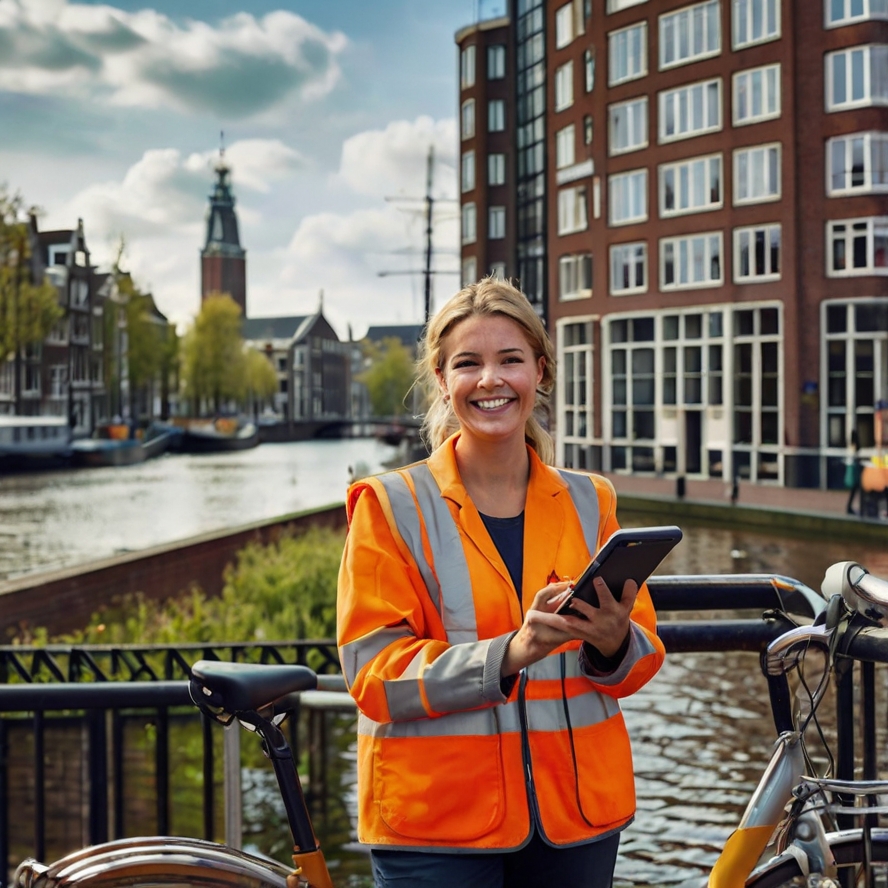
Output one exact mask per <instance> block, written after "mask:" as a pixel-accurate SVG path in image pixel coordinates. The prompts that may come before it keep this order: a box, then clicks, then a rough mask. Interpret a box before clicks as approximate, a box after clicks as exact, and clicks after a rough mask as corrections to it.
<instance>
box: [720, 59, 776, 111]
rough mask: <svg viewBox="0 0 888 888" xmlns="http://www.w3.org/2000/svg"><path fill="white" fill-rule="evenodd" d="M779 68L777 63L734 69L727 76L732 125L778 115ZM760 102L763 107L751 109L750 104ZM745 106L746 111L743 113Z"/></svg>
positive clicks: (752, 106)
mask: <svg viewBox="0 0 888 888" xmlns="http://www.w3.org/2000/svg"><path fill="white" fill-rule="evenodd" d="M780 77H781V70H780V62H776V63H775V64H773V65H762V66H761V67H760V68H748V69H747V70H746V71H738V72H737V73H736V74H734V76H733V77H732V78H731V92H732V95H733V101H732V102H731V108H732V112H731V113H732V115H733V124H734V126H748V125H749V124H751V123H761V122H762V121H763V120H773V119H774V118H776V117H779V116H780V114H781V107H780V106H781V83H780ZM757 101H760V103H761V107H762V109H764V110H761V111H759V112H758V113H756V112H755V110H754V106H755V105H756V103H757ZM744 105H745V106H746V108H747V109H748V110H747V113H743V110H744V107H743V106H744Z"/></svg>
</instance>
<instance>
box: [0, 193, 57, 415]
mask: <svg viewBox="0 0 888 888" xmlns="http://www.w3.org/2000/svg"><path fill="white" fill-rule="evenodd" d="M22 206H23V201H22V198H21V196H20V195H18V194H16V195H13V196H10V195H9V193H8V191H7V190H6V188H5V187H4V186H0V361H6V360H7V359H8V358H9V357H10V356H12V357H14V359H15V392H14V396H15V408H16V412H19V410H20V409H21V369H20V361H21V357H22V352H23V350H24V349H25V348H26V347H27V346H29V345H36V344H37V343H40V342H42V341H43V340H44V339H45V338H46V336H47V335H48V334H49V332H50V331H51V330H52V328H53V326H54V325H55V324H56V322H57V321H58V320H59V319H60V318H61V317H63V315H64V309H63V308H62V306H61V305H59V294H58V291H57V290H56V288H55V287H54V286H53V285H52V284H51V283H50V282H49V280H47V279H46V278H45V277H43V278H42V279H41V280H34V273H33V266H32V262H31V259H32V257H31V249H30V239H29V236H28V235H29V232H28V223H27V222H24V221H22V218H21V217H22Z"/></svg>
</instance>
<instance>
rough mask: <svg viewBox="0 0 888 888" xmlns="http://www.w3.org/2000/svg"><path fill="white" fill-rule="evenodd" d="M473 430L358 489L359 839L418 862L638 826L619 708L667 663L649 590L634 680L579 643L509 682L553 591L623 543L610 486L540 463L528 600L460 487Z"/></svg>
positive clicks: (345, 623) (529, 524)
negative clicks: (508, 673)
mask: <svg viewBox="0 0 888 888" xmlns="http://www.w3.org/2000/svg"><path fill="white" fill-rule="evenodd" d="M457 437H458V433H457V434H456V435H454V436H452V437H451V438H449V439H448V440H447V441H446V442H445V443H444V444H443V445H442V446H441V447H439V448H438V449H437V450H436V451H435V452H434V453H433V454H432V456H431V457H430V458H429V459H428V460H425V461H423V462H420V463H416V464H414V465H413V466H410V467H407V468H405V469H400V470H398V471H396V472H391V473H388V474H385V475H381V476H377V477H374V478H367V479H364V480H362V481H358V482H356V483H355V484H354V485H352V487H351V488H350V489H349V494H348V501H347V504H346V508H347V512H348V518H349V533H348V537H347V540H346V546H345V552H344V555H343V561H342V567H341V570H340V576H339V597H338V605H337V618H338V642H339V650H340V659H341V661H342V668H343V673H344V675H345V679H346V682H347V684H348V688H349V690H350V692H351V694H352V696H353V697H354V698H355V700H356V702H357V705H358V709H359V718H358V837H359V839H360V840H361V841H362V842H364V843H366V844H369V845H372V846H382V847H400V848H410V849H413V850H417V849H426V850H441V849H442V848H444V849H447V848H466V849H476V850H484V849H491V850H493V849H496V850H501V849H512V848H517V847H519V846H521V845H522V843H523V842H525V841H526V839H527V838H528V836H529V834H530V830H531V824H532V823H536V825H537V827H538V829H539V830H540V831H541V833H542V834H543V835H544V836H545V838H546V839H547V840H548V841H550V842H552V843H554V844H558V845H568V844H579V843H583V842H588V841H590V840H591V839H593V838H596V837H600V836H604V835H606V834H609V833H612V832H615V831H617V830H620V829H622V828H623V827H625V826H626V825H627V824H628V823H629V822H630V821H631V820H632V817H633V815H634V812H635V781H634V775H633V769H632V756H631V751H630V747H629V737H628V734H627V731H626V727H625V724H624V721H623V716H622V713H621V711H620V706H619V703H618V702H617V700H618V698H619V697H625V696H628V695H629V694H632V693H634V692H635V691H636V690H638V689H639V688H640V687H641V686H642V685H644V684H645V683H646V682H647V681H648V680H650V678H651V677H652V676H653V675H654V674H655V673H656V672H657V670H658V669H659V668H660V665H661V664H662V662H663V658H664V649H663V645H662V643H661V641H660V640H659V638H658V637H657V635H656V616H655V614H654V609H653V605H652V603H651V600H650V595H649V593H648V590H647V587H646V586H643V587H642V588H641V590H640V591H639V594H638V598H637V601H636V604H635V608H634V610H633V613H632V623H631V631H630V643H629V649H628V652H627V653H626V656H625V658H624V660H623V662H622V664H621V665H620V667H619V668H618V669H617V670H616V671H615V672H614V673H612V674H609V675H605V676H594V675H587V674H585V673H584V672H583V671H582V669H581V668H580V663H579V658H578V650H579V647H580V643H579V642H571V643H568V644H566V645H563V646H562V647H560V648H558V649H557V650H555V651H553V653H552V654H550V655H549V656H548V657H546V658H544V659H543V660H542V661H540V662H538V663H534V664H532V665H531V666H528V667H527V669H525V670H523V671H522V673H521V675H520V677H519V680H518V681H517V682H515V684H514V686H513V687H512V688H511V691H510V693H509V694H508V696H506V695H505V694H504V693H503V691H502V688H501V676H500V667H501V664H502V658H503V654H504V652H505V649H506V646H507V644H508V642H509V639H510V638H511V636H512V634H513V633H514V632H515V631H516V630H517V629H518V628H519V627H520V626H521V624H522V621H523V611H524V609H525V608H527V607H529V606H530V604H531V602H532V601H533V597H534V595H535V594H536V592H537V591H538V590H539V589H542V588H543V587H544V586H545V585H547V583H548V582H550V577H575V576H577V575H579V573H580V572H581V571H582V569H583V568H584V567H585V566H586V564H587V563H588V561H589V559H590V557H591V555H592V553H593V552H595V551H597V550H598V548H599V547H600V546H601V544H602V542H603V541H604V540H605V539H607V537H608V536H610V534H611V533H612V532H613V531H614V530H616V529H617V527H618V525H617V521H616V514H615V512H616V497H615V494H614V490H613V487H612V486H611V484H610V482H609V481H607V479H605V478H603V477H600V476H594V475H587V474H584V473H579V472H568V471H563V470H556V469H553V468H550V467H548V466H546V465H544V464H543V463H542V462H541V461H540V460H539V458H538V457H537V455H536V453H535V452H534V451H533V450H532V449H530V448H528V451H529V453H530V460H531V470H530V481H529V485H528V490H527V500H526V508H525V519H524V522H525V523H524V575H523V583H522V586H523V588H522V590H521V600H520V601H519V597H518V595H516V592H515V589H514V586H513V585H512V581H511V578H510V576H509V572H508V570H507V568H506V565H505V564H504V562H503V560H502V558H501V557H500V555H499V553H498V551H497V549H496V547H495V545H494V543H493V541H492V540H491V538H490V535H489V534H488V533H487V530H486V528H485V526H484V524H483V522H482V519H481V517H480V515H479V514H478V511H477V509H476V508H475V506H474V504H473V503H472V501H471V499H469V497H468V494H467V493H466V490H465V487H464V486H463V484H462V481H461V480H460V477H459V471H458V469H457V465H456V457H455V452H454V447H455V443H456V439H457Z"/></svg>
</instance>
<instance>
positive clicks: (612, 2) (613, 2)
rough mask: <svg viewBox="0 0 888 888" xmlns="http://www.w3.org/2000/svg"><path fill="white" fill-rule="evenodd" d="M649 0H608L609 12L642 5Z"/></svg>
mask: <svg viewBox="0 0 888 888" xmlns="http://www.w3.org/2000/svg"><path fill="white" fill-rule="evenodd" d="M647 2H648V0H607V13H608V15H610V14H611V13H612V12H620V10H622V9H629V7H630V6H641V4H642V3H647Z"/></svg>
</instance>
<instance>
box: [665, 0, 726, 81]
mask: <svg viewBox="0 0 888 888" xmlns="http://www.w3.org/2000/svg"><path fill="white" fill-rule="evenodd" d="M659 34H660V39H659V49H660V70H661V71H665V70H667V69H669V68H677V67H678V66H679V65H687V64H690V63H691V62H698V61H700V60H701V59H708V58H712V57H713V56H717V55H720V54H721V13H720V7H719V0H704V2H703V3H696V4H694V5H693V6H685V7H684V8H683V9H676V10H672V11H670V12H666V13H663V14H662V15H661V16H660V19H659ZM667 53H668V54H669V56H668V58H667Z"/></svg>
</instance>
